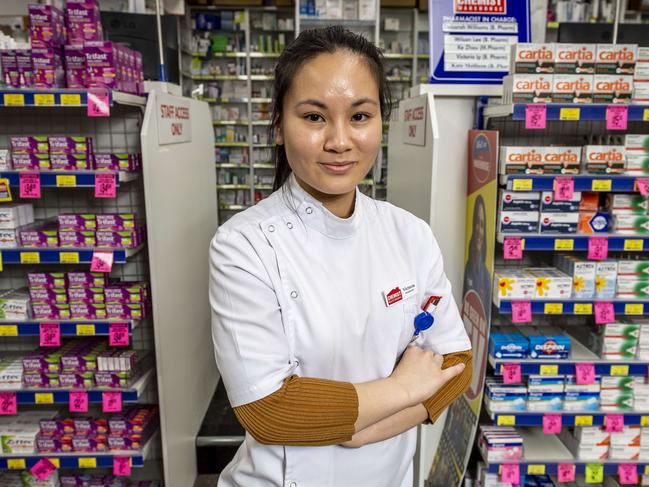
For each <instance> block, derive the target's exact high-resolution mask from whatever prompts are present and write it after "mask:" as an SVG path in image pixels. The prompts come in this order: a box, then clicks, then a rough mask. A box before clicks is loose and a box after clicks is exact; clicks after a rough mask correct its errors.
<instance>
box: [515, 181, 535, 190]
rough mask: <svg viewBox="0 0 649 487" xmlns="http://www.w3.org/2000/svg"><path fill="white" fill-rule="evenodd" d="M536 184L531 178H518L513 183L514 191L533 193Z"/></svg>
mask: <svg viewBox="0 0 649 487" xmlns="http://www.w3.org/2000/svg"><path fill="white" fill-rule="evenodd" d="M533 185H534V182H533V181H532V180H531V179H529V178H516V179H514V180H513V181H512V190H513V191H532V187H533Z"/></svg>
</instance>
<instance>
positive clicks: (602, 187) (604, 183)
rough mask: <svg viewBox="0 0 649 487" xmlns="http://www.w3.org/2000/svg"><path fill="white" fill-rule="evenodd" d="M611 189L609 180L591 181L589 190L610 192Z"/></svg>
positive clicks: (611, 185) (611, 182)
mask: <svg viewBox="0 0 649 487" xmlns="http://www.w3.org/2000/svg"><path fill="white" fill-rule="evenodd" d="M612 187H613V181H611V180H610V179H593V182H592V183H591V189H592V190H593V191H610V190H611V188H612Z"/></svg>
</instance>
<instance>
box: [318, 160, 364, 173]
mask: <svg viewBox="0 0 649 487" xmlns="http://www.w3.org/2000/svg"><path fill="white" fill-rule="evenodd" d="M354 164H356V162H355V161H349V162H342V163H340V162H331V163H327V162H321V163H320V165H321V166H322V167H324V168H325V169H326V170H327V171H329V172H330V173H332V174H345V173H346V172H348V171H349V170H350V169H351V168H352V166H353V165H354Z"/></svg>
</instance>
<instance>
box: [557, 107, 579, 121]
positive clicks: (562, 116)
mask: <svg viewBox="0 0 649 487" xmlns="http://www.w3.org/2000/svg"><path fill="white" fill-rule="evenodd" d="M580 115H581V109H579V108H562V109H561V110H559V120H579V117H580Z"/></svg>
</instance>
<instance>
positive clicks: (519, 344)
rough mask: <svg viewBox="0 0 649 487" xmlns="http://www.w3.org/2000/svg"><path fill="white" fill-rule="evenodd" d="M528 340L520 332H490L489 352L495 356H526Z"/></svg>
mask: <svg viewBox="0 0 649 487" xmlns="http://www.w3.org/2000/svg"><path fill="white" fill-rule="evenodd" d="M528 353H529V342H528V341H527V339H526V338H525V337H524V336H523V335H521V334H520V333H497V332H496V333H491V335H490V336H489V354H490V355H491V356H492V357H496V358H526V357H527V355H528Z"/></svg>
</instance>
